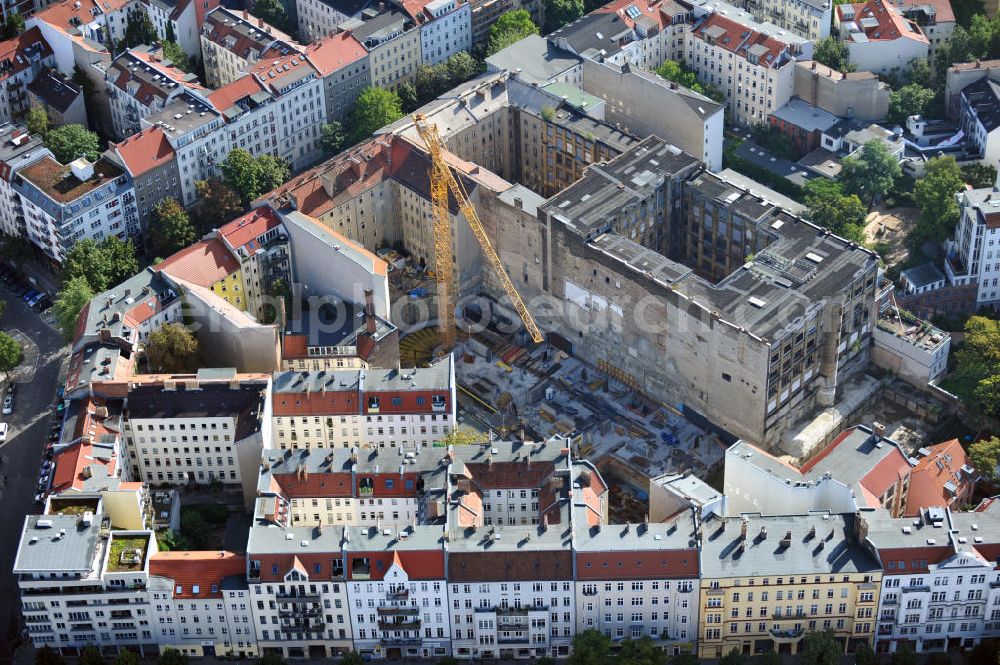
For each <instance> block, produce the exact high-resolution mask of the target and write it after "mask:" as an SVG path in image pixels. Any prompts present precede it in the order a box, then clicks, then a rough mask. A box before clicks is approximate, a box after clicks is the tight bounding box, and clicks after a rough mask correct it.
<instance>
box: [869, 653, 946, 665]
mask: <svg viewBox="0 0 1000 665" xmlns="http://www.w3.org/2000/svg"><path fill="white" fill-rule="evenodd" d="M872 665H875V664H874V663H873V664H872ZM924 665H951V656H949V655H948V654H947V653H945V652H944V651H935V652H934V653H932V654H931V655H929V656H927V660H926V661H924Z"/></svg>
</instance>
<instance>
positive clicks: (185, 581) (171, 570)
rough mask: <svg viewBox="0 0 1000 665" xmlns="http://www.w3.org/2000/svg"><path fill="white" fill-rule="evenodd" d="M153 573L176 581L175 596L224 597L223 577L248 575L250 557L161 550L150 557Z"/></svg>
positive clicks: (150, 566)
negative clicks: (247, 563) (196, 590)
mask: <svg viewBox="0 0 1000 665" xmlns="http://www.w3.org/2000/svg"><path fill="white" fill-rule="evenodd" d="M149 574H150V575H156V576H157V577H166V578H168V579H171V580H173V581H174V598H221V597H222V592H221V590H220V589H221V588H222V580H223V579H224V578H226V577H229V576H230V575H245V574H246V558H245V557H244V556H243V555H242V554H235V553H233V552H225V551H223V552H220V551H217V550H212V551H210V552H157V553H156V554H154V555H153V556H152V557H150V559H149ZM195 587H197V588H198V592H197V593H195Z"/></svg>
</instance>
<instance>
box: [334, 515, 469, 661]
mask: <svg viewBox="0 0 1000 665" xmlns="http://www.w3.org/2000/svg"><path fill="white" fill-rule="evenodd" d="M441 540H442V538H441V529H440V527H433V526H432V527H417V526H405V527H397V528H392V527H387V528H385V529H380V528H379V527H378V526H372V527H366V528H358V527H345V528H344V558H345V569H346V572H347V598H348V601H349V603H350V612H351V628H352V629H353V639H354V649H355V651H357V652H358V653H360V654H361V655H362V656H363V657H368V658H404V657H405V658H418V657H423V658H434V657H441V656H449V655H450V653H451V618H450V614H449V612H450V611H451V608H449V606H448V590H447V589H448V583H447V580H446V577H447V576H446V574H445V554H444V550H443V549H442V547H441Z"/></svg>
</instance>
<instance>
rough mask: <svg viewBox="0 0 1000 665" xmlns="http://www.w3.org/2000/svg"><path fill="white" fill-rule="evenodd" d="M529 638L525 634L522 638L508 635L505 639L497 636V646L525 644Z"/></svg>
mask: <svg viewBox="0 0 1000 665" xmlns="http://www.w3.org/2000/svg"><path fill="white" fill-rule="evenodd" d="M529 639H530V637H529V636H528V634H527V633H525V634H524V635H523V636H515V635H508V636H506V637H501V636H500V635H497V644H527V643H528V640H529Z"/></svg>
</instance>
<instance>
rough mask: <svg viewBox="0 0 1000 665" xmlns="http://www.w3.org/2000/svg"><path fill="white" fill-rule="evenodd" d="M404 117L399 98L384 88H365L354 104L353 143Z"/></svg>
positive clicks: (352, 113)
mask: <svg viewBox="0 0 1000 665" xmlns="http://www.w3.org/2000/svg"><path fill="white" fill-rule="evenodd" d="M402 117H403V108H402V105H401V103H400V101H399V96H398V95H396V93H394V92H390V91H389V90H383V89H382V88H365V89H364V90H362V91H361V94H360V95H358V99H357V100H356V101H355V102H354V110H353V111H351V122H350V123H349V126H350V127H351V129H352V133H351V136H352V137H353V138H352V140H353V142H355V143H356V142H358V141H361V140H362V139H365V138H368V137H369V136H371V134H372V132H374V131H376V130H378V129H381V128H382V127H385V126H386V125H388V124H390V123H393V122H396V121H397V120H399V119H400V118H402Z"/></svg>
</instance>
